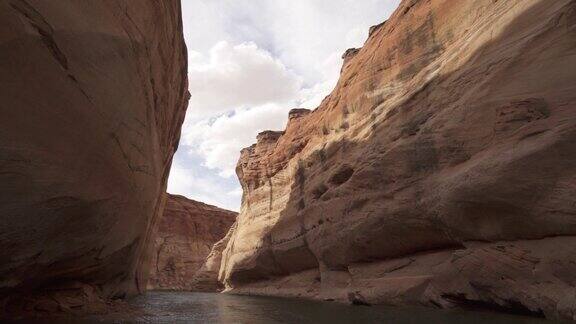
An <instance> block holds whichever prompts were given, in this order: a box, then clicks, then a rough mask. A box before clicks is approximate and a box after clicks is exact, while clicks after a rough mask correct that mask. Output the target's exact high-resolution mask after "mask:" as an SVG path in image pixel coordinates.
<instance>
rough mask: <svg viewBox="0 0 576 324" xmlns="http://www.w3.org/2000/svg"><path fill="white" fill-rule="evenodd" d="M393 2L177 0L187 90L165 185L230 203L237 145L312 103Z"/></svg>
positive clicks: (237, 193)
mask: <svg viewBox="0 0 576 324" xmlns="http://www.w3.org/2000/svg"><path fill="white" fill-rule="evenodd" d="M399 2H400V0H249V1H238V0H182V14H183V22H184V37H185V40H186V44H187V46H188V65H189V66H188V79H189V90H190V93H191V95H192V98H191V99H190V106H189V107H188V113H187V115H186V120H185V122H184V125H183V128H182V139H181V142H180V147H179V149H178V152H177V153H176V155H175V157H174V161H173V165H172V170H171V172H170V177H169V180H168V192H169V193H173V194H180V195H184V196H186V197H188V198H190V199H194V200H199V201H202V202H205V203H208V204H212V205H216V206H218V207H222V208H226V209H230V210H235V211H238V210H239V208H240V201H241V197H242V188H241V187H240V184H239V182H238V179H237V177H236V174H235V167H236V162H237V161H238V158H239V157H240V150H241V149H242V148H244V147H248V146H250V145H252V144H253V143H255V142H256V135H257V134H258V133H259V132H261V131H263V130H268V129H271V130H283V129H284V127H285V125H286V122H287V119H288V111H289V110H290V109H293V108H309V109H314V108H316V107H317V106H318V105H319V104H320V102H321V101H322V99H323V98H324V97H325V96H327V95H328V94H329V93H330V92H331V91H332V89H333V88H334V86H335V85H336V82H337V81H338V76H339V73H340V68H341V66H342V58H341V57H342V54H343V53H344V52H345V50H346V49H348V48H352V47H361V46H362V45H363V44H364V42H365V40H366V38H367V37H368V30H369V28H370V26H373V25H376V24H379V23H381V22H383V21H384V20H386V19H387V18H388V17H389V16H390V14H391V13H392V12H393V11H394V9H395V8H396V7H397V6H398V4H399Z"/></svg>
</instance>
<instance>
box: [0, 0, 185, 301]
mask: <svg viewBox="0 0 576 324" xmlns="http://www.w3.org/2000/svg"><path fill="white" fill-rule="evenodd" d="M0 21H1V22H2V23H1V27H0V101H1V104H0V246H1V247H2V248H0V297H5V296H10V298H8V299H3V302H2V303H0V306H2V307H3V309H5V310H8V311H12V310H18V309H19V308H23V309H25V310H30V311H34V310H37V311H58V310H60V311H61V310H68V311H72V310H81V309H82V308H84V307H86V306H87V304H90V303H93V302H95V301H94V298H99V297H98V296H103V297H104V298H106V297H123V296H126V295H130V294H134V293H136V292H138V291H142V290H143V289H145V287H146V281H147V272H148V270H147V268H148V267H147V263H148V255H147V253H145V251H148V250H150V247H149V243H150V239H151V234H152V231H153V229H154V227H155V222H156V221H157V220H158V219H159V217H160V215H161V214H162V210H163V199H164V194H163V193H164V192H165V190H166V180H167V175H168V172H169V169H170V164H171V161H172V155H173V153H174V151H175V150H176V147H177V145H178V140H179V135H180V126H181V124H182V121H183V119H184V114H185V110H186V106H187V101H188V97H189V95H188V93H187V66H186V65H187V64H186V47H185V44H184V40H183V36H182V22H181V13H180V1H179V0H165V1H164V0H163V1H156V0H137V1H132V0H102V1H44V0H0ZM33 296H44V297H42V298H40V299H42V301H40V302H38V303H40V304H38V303H37V301H36V300H35V299H34V297H33ZM0 299H2V298H0ZM0 312H1V310H0Z"/></svg>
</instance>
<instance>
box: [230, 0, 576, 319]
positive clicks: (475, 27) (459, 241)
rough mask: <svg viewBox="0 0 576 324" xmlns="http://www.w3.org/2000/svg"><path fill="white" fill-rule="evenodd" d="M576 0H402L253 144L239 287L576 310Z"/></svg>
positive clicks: (246, 161)
mask: <svg viewBox="0 0 576 324" xmlns="http://www.w3.org/2000/svg"><path fill="white" fill-rule="evenodd" d="M575 109H576V1H574V0H556V1H548V0H506V1H494V0H477V1H453V0H404V1H403V2H402V3H401V5H400V7H399V8H398V10H397V11H396V12H395V13H394V14H393V15H392V17H391V18H390V19H389V20H388V21H387V22H386V23H383V24H381V25H378V26H375V27H374V28H372V29H371V32H370V37H369V39H368V40H367V42H366V44H365V46H364V47H363V48H362V49H359V50H351V51H349V52H347V54H346V55H345V64H344V66H343V69H342V75H341V79H340V81H339V83H338V85H337V86H336V88H335V90H334V92H333V93H332V94H331V95H330V96H328V97H327V98H326V99H325V100H324V101H323V102H322V104H321V105H320V107H319V108H318V109H316V110H315V111H312V112H309V111H308V112H307V111H304V110H296V111H293V112H292V113H291V116H290V117H291V118H290V120H289V122H288V125H287V128H286V130H285V131H284V132H271V131H268V132H265V133H262V134H260V135H259V136H258V142H257V144H255V145H253V146H251V147H250V148H247V149H244V150H243V151H242V155H241V159H240V161H239V163H238V167H237V173H238V176H239V178H240V180H241V183H242V186H243V189H244V198H243V203H242V208H241V212H240V215H239V217H238V220H237V226H236V227H235V229H234V231H233V233H232V234H231V237H230V240H229V242H228V244H227V247H226V249H225V250H224V252H223V257H222V262H221V269H220V279H221V280H222V281H223V282H224V284H225V285H226V288H227V291H230V292H237V293H250V294H266V295H283V296H305V297H310V298H317V299H336V300H343V301H345V300H347V301H350V302H353V303H385V304H395V305H400V304H415V305H429V306H435V307H454V306H462V307H467V306H473V307H482V308H490V309H498V310H507V311H514V312H521V313H529V314H533V315H545V316H548V317H564V318H572V319H576V295H575V294H574V285H576V249H574V246H576V203H575V201H576V200H575V198H574V197H575V196H574V193H575V192H576V174H575V173H576V144H575V143H576V118H575V116H576V112H575Z"/></svg>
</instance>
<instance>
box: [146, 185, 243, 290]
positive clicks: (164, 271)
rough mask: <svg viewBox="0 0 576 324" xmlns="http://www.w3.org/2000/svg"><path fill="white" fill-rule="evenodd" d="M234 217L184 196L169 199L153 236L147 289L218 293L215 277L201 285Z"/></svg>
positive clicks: (170, 196)
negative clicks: (213, 252)
mask: <svg viewBox="0 0 576 324" xmlns="http://www.w3.org/2000/svg"><path fill="white" fill-rule="evenodd" d="M236 216H237V213H235V212H232V211H228V210H224V209H220V208H218V207H214V206H210V205H206V204H204V203H201V202H197V201H194V200H190V199H187V198H186V197H183V196H177V195H169V196H168V200H167V202H166V208H165V209H164V215H163V216H162V218H161V219H160V225H159V226H158V230H157V232H156V236H155V243H154V248H153V256H152V267H151V269H150V279H149V280H148V289H157V290H158V289H160V290H201V291H218V290H219V288H221V286H219V285H218V281H217V276H216V277H214V279H213V280H212V281H211V282H207V281H208V280H205V281H202V282H200V281H199V280H194V279H195V274H196V272H198V270H200V268H201V267H202V266H204V263H205V262H206V259H207V257H208V255H209V254H210V253H211V250H212V247H213V246H214V244H216V243H217V242H218V241H220V240H221V239H223V238H224V236H225V235H226V233H227V232H228V230H229V229H230V226H232V224H233V223H234V221H235V220H236Z"/></svg>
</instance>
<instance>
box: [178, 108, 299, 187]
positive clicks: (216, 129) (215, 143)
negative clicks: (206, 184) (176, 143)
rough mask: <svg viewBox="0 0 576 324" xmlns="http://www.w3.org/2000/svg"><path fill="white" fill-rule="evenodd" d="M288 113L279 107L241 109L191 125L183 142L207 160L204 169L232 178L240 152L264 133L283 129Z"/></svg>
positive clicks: (194, 152)
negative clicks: (258, 135)
mask: <svg viewBox="0 0 576 324" xmlns="http://www.w3.org/2000/svg"><path fill="white" fill-rule="evenodd" d="M289 110H290V107H285V106H280V105H276V104H266V105H262V106H258V107H254V108H249V109H248V108H240V109H237V110H235V111H234V113H233V114H230V115H224V116H220V117H218V118H216V119H213V120H201V121H198V122H191V123H190V124H188V125H186V127H185V129H184V133H183V137H182V139H183V141H184V144H185V145H186V146H187V147H188V149H189V150H190V153H192V154H197V155H199V156H202V157H203V158H204V162H203V166H205V167H207V168H209V169H212V170H215V172H217V173H218V174H219V175H220V176H222V177H232V176H234V175H235V168H236V163H237V162H238V158H239V157H240V150H241V149H243V148H244V147H248V146H250V145H251V144H252V143H254V142H255V138H256V135H257V134H258V133H259V132H261V131H263V130H267V129H275V130H281V129H284V127H285V125H286V122H287V120H288V111H289Z"/></svg>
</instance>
